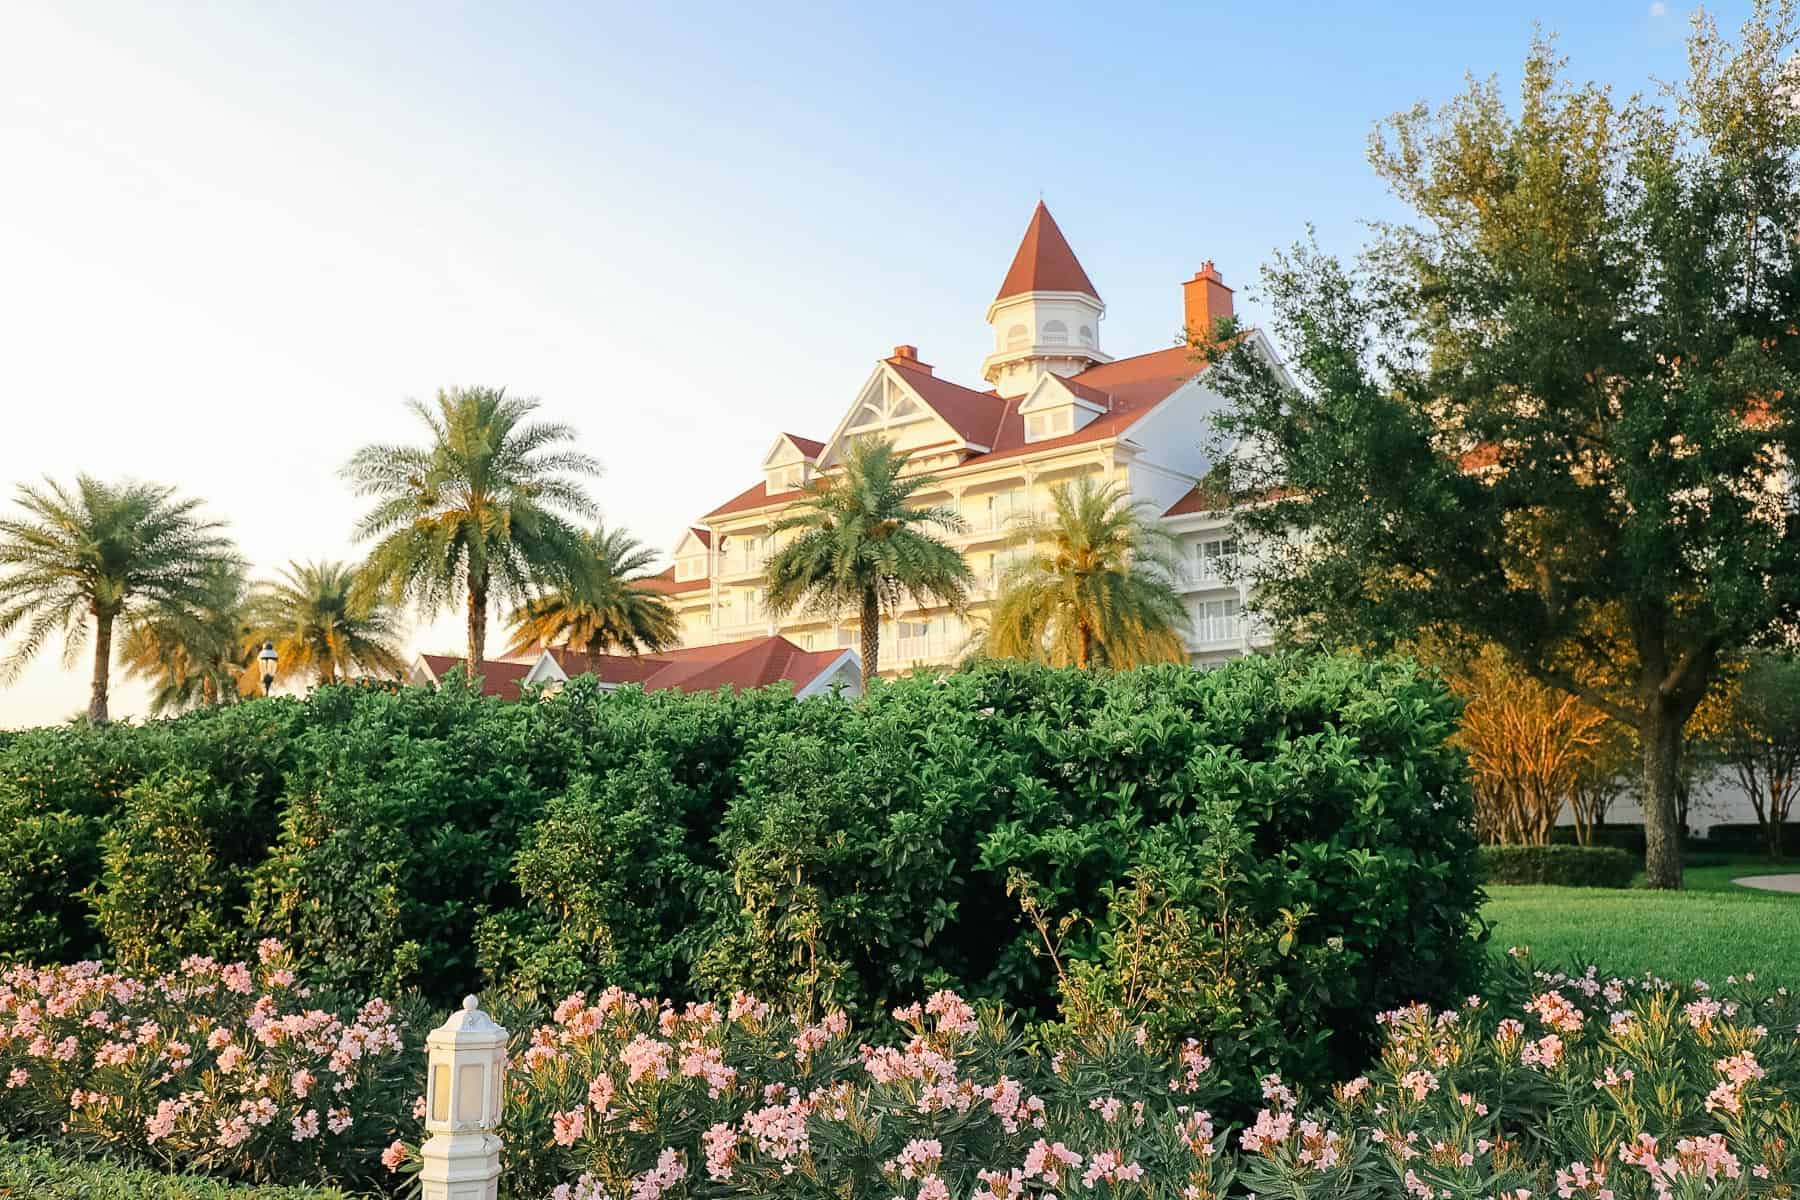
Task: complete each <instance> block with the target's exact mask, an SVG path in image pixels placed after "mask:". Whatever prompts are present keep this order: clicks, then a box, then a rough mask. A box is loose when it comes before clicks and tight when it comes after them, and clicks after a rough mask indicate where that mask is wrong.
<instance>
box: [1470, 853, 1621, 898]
mask: <svg viewBox="0 0 1800 1200" xmlns="http://www.w3.org/2000/svg"><path fill="white" fill-rule="evenodd" d="M1480 862H1481V871H1482V874H1483V875H1484V876H1485V877H1486V879H1487V881H1488V882H1489V883H1547V884H1554V885H1556V886H1558V887H1602V888H1623V887H1630V886H1631V881H1632V880H1633V879H1635V878H1636V877H1637V872H1638V860H1637V859H1636V858H1633V857H1632V856H1631V855H1630V854H1628V853H1626V852H1625V851H1623V850H1618V849H1615V848H1613V847H1611V846H1483V847H1482V848H1481V850H1480Z"/></svg>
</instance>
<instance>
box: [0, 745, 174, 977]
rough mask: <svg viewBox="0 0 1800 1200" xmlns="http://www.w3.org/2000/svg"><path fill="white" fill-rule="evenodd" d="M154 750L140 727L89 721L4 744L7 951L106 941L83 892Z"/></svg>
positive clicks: (1, 888)
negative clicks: (124, 799)
mask: <svg viewBox="0 0 1800 1200" xmlns="http://www.w3.org/2000/svg"><path fill="white" fill-rule="evenodd" d="M151 750H152V747H151V744H150V739H149V738H147V737H145V736H144V735H143V734H142V731H140V730H136V729H133V728H131V727H130V726H125V725H102V726H97V727H96V726H92V725H89V724H88V723H87V722H85V721H78V722H74V723H71V724H69V725H64V726H58V727H55V728H47V729H32V730H25V731H22V732H19V733H15V734H13V735H11V736H10V737H8V738H7V740H6V741H5V743H4V744H3V745H0V960H5V959H9V958H25V959H32V960H35V961H47V962H55V961H67V960H70V959H73V958H78V957H81V956H83V955H87V954H92V953H94V952H95V950H96V949H97V948H98V946H97V941H96V938H95V933H94V930H93V928H92V927H91V926H90V924H89V922H88V910H87V907H86V905H85V904H84V903H83V901H82V895H83V892H84V890H85V889H87V888H89V887H91V886H92V885H93V884H94V882H95V881H96V880H97V879H98V878H99V875H100V839H101V836H102V834H103V833H104V832H105V828H106V822H107V820H108V819H109V818H110V817H111V815H112V813H113V811H114V809H116V808H117V807H118V804H119V800H120V797H121V796H122V795H123V794H124V792H125V790H126V789H127V788H129V787H130V786H131V785H132V784H134V783H136V782H137V780H138V779H139V778H140V777H141V775H142V769H143V768H142V764H143V761H144V760H145V758H146V757H148V755H149V754H150V752H151Z"/></svg>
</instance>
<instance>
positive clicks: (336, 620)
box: [244, 562, 405, 683]
mask: <svg viewBox="0 0 1800 1200" xmlns="http://www.w3.org/2000/svg"><path fill="white" fill-rule="evenodd" d="M365 591H366V589H365ZM398 636H399V630H398V628H397V627H396V622H395V620H394V613H393V609H392V607H391V606H390V605H386V604H383V603H381V602H380V600H379V598H378V597H375V596H372V595H367V594H358V589H357V586H356V570H355V568H353V567H351V566H350V565H349V564H348V563H341V562H306V563H301V562H292V563H289V564H288V565H287V567H286V568H285V569H283V571H282V572H281V576H280V578H279V579H277V580H275V581H274V582H271V583H264V584H262V585H260V586H259V587H258V588H257V590H256V592H255V594H254V595H253V596H252V597H251V599H250V627H249V630H248V633H247V636H246V638H245V641H244V645H245V647H246V650H247V652H248V653H251V654H254V653H255V647H257V646H260V645H261V644H262V643H263V642H265V641H267V642H273V643H275V654H276V657H277V658H278V659H279V661H280V662H281V664H282V665H283V667H284V668H286V669H287V670H289V671H290V672H299V673H301V674H305V675H311V676H312V678H313V681H314V682H315V683H335V682H337V681H338V680H339V679H342V678H348V677H350V676H352V675H356V674H370V675H390V676H398V675H399V674H400V673H401V671H402V670H403V669H404V668H405V663H404V662H403V661H402V660H401V657H400V651H399V648H398V645H397V638H398Z"/></svg>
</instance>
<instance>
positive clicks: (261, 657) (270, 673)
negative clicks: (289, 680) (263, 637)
mask: <svg viewBox="0 0 1800 1200" xmlns="http://www.w3.org/2000/svg"><path fill="white" fill-rule="evenodd" d="M256 661H257V662H259V663H261V664H262V681H263V695H265V696H266V695H268V694H269V689H270V688H272V687H274V686H275V643H274V642H264V643H263V648H262V653H261V654H258V655H257V656H256Z"/></svg>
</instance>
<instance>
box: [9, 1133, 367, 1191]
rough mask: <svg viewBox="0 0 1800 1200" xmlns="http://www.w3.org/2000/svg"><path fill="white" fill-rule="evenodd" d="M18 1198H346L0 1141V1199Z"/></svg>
mask: <svg viewBox="0 0 1800 1200" xmlns="http://www.w3.org/2000/svg"><path fill="white" fill-rule="evenodd" d="M10 1196H17V1197H19V1200H351V1197H350V1194H349V1193H348V1192H341V1191H339V1190H338V1189H337V1188H314V1187H280V1186H276V1185H274V1184H262V1185H255V1184H242V1183H223V1182H220V1181H219V1180H217V1179H207V1178H204V1177H202V1176H199V1175H165V1174H163V1173H162V1172H160V1171H147V1170H143V1169H141V1168H138V1167H125V1166H120V1165H119V1164H118V1163H109V1162H83V1161H78V1160H74V1159H67V1158H59V1157H57V1156H56V1155H55V1154H53V1153H52V1152H51V1151H49V1150H47V1149H45V1148H44V1147H41V1146H32V1145H27V1144H21V1143H18V1142H5V1141H0V1197H10Z"/></svg>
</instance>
